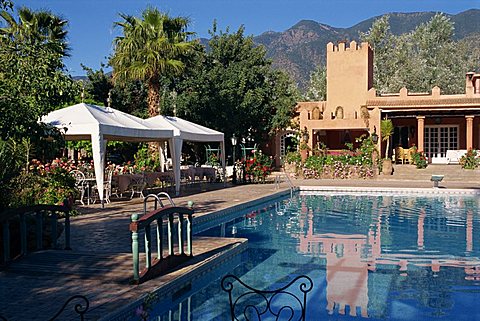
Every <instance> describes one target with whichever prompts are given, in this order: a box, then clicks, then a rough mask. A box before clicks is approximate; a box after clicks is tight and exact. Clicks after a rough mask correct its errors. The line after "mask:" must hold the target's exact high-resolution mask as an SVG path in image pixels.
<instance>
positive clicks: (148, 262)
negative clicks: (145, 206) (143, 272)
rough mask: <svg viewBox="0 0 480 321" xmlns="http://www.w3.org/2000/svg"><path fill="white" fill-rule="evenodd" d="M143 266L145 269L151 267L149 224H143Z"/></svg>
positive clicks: (150, 233)
mask: <svg viewBox="0 0 480 321" xmlns="http://www.w3.org/2000/svg"><path fill="white" fill-rule="evenodd" d="M145 267H146V268H147V269H150V268H151V267H152V231H151V229H150V224H148V225H147V226H145Z"/></svg>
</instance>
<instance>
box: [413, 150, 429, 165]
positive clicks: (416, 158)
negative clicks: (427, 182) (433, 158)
mask: <svg viewBox="0 0 480 321" xmlns="http://www.w3.org/2000/svg"><path fill="white" fill-rule="evenodd" d="M412 160H413V163H414V164H415V166H417V168H419V169H423V168H427V166H428V161H427V158H426V157H425V155H424V154H423V152H422V151H417V150H416V149H415V150H414V152H413V153H412Z"/></svg>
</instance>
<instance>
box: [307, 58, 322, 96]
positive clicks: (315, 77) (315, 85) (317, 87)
mask: <svg viewBox="0 0 480 321" xmlns="http://www.w3.org/2000/svg"><path fill="white" fill-rule="evenodd" d="M305 98H306V100H307V101H324V100H327V67H325V66H322V65H318V66H317V68H315V70H314V71H313V72H312V73H310V81H309V84H308V88H307V93H306V97H305Z"/></svg>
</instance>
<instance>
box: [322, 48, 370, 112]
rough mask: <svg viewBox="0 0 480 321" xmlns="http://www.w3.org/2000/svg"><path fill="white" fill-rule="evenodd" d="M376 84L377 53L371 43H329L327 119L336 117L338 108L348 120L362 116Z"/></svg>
mask: <svg viewBox="0 0 480 321" xmlns="http://www.w3.org/2000/svg"><path fill="white" fill-rule="evenodd" d="M372 84H373V52H372V49H371V48H370V46H369V45H368V43H362V44H361V45H357V43H356V42H355V41H352V42H350V44H349V46H348V47H347V46H346V44H345V43H339V44H338V45H337V46H335V45H334V44H333V43H331V42H330V43H329V44H328V45H327V108H326V110H325V112H326V114H327V117H326V118H327V119H328V118H330V119H332V118H333V119H334V117H335V114H336V109H337V108H338V107H342V108H343V114H344V119H349V120H351V119H358V118H359V117H358V116H359V114H360V107H361V106H362V105H364V104H365V101H366V100H367V93H368V90H369V89H370V88H371V87H372ZM332 115H334V117H332ZM335 118H338V117H335Z"/></svg>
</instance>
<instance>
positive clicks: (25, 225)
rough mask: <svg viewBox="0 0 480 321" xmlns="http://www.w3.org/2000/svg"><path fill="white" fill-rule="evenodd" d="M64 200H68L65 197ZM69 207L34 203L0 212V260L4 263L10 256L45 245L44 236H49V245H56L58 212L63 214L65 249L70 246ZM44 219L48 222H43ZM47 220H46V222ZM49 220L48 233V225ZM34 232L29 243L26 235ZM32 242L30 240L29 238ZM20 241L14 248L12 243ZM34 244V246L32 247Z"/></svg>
mask: <svg viewBox="0 0 480 321" xmlns="http://www.w3.org/2000/svg"><path fill="white" fill-rule="evenodd" d="M64 204H68V202H67V200H65V201H64ZM70 211H71V208H70V207H68V206H59V205H35V206H28V207H21V208H15V209H11V210H7V211H5V212H3V213H0V225H2V229H1V232H2V233H1V234H2V243H3V249H1V250H2V251H3V255H2V256H1V257H0V264H2V263H3V264H7V263H9V262H10V261H11V260H13V257H15V258H18V257H21V256H24V255H26V254H27V253H28V251H29V250H32V251H33V250H36V251H38V250H42V249H44V243H45V242H44V238H45V237H46V236H48V237H49V238H50V244H49V245H50V246H49V247H50V248H53V249H57V248H58V247H59V246H58V241H57V239H58V235H59V234H60V233H59V232H58V221H59V214H63V215H62V216H63V217H64V237H65V247H64V248H65V249H66V250H70ZM45 220H47V222H45ZM48 221H49V222H48ZM45 223H47V224H48V223H50V226H49V228H50V230H49V233H48V234H49V235H47V233H46V231H48V228H47V227H48V226H46V225H45ZM31 234H35V238H34V240H35V241H34V244H29V239H30V240H32V239H31V238H29V235H31ZM30 243H32V241H31V242H30ZM15 244H20V248H19V249H15V248H14V249H13V250H14V251H13V252H14V253H12V251H11V250H12V245H15ZM32 248H33V249H32Z"/></svg>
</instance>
